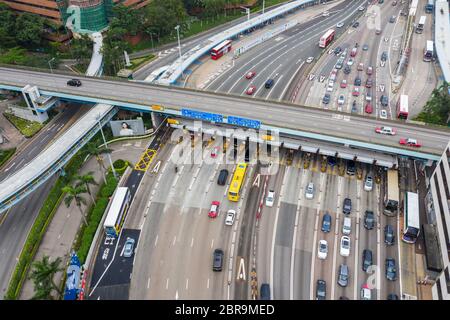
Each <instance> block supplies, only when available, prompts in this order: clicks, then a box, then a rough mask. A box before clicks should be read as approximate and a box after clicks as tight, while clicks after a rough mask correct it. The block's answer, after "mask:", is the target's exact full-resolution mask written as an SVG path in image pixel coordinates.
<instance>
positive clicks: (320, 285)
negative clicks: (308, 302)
mask: <svg viewBox="0 0 450 320" xmlns="http://www.w3.org/2000/svg"><path fill="white" fill-rule="evenodd" d="M326 295H327V283H326V282H325V281H324V280H317V286H316V300H325V297H326Z"/></svg>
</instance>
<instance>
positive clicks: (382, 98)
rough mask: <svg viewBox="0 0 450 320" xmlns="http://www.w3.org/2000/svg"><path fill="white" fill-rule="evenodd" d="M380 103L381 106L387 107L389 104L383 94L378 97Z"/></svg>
mask: <svg viewBox="0 0 450 320" xmlns="http://www.w3.org/2000/svg"><path fill="white" fill-rule="evenodd" d="M380 103H381V105H382V106H384V107H387V106H388V104H389V99H388V97H387V96H385V95H384V94H383V95H381V97H380Z"/></svg>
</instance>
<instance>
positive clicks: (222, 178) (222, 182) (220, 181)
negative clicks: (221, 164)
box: [217, 169, 228, 186]
mask: <svg viewBox="0 0 450 320" xmlns="http://www.w3.org/2000/svg"><path fill="white" fill-rule="evenodd" d="M227 178H228V170H227V169H222V170H220V173H219V178H217V184H218V185H221V186H224V185H225V183H226V182H227Z"/></svg>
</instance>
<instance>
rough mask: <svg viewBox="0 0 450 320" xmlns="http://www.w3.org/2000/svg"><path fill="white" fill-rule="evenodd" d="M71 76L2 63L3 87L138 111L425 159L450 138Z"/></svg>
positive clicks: (418, 128)
mask: <svg viewBox="0 0 450 320" xmlns="http://www.w3.org/2000/svg"><path fill="white" fill-rule="evenodd" d="M70 78H71V76H70V75H63V74H48V73H44V72H37V71H28V70H21V69H9V68H0V88H2V89H9V90H19V89H20V88H22V87H23V86H25V85H26V84H32V85H36V86H37V87H38V88H39V89H40V90H41V92H42V93H43V94H45V95H51V96H56V97H62V98H69V99H73V100H79V101H84V102H94V103H105V104H111V105H115V106H118V107H122V108H126V109H132V110H136V111H143V112H149V111H152V107H151V106H152V105H155V104H156V105H161V106H164V109H163V110H159V111H158V112H160V113H164V114H168V115H176V116H181V109H182V108H188V109H195V110H199V111H203V112H209V113H215V114H221V115H223V116H224V123H226V121H227V120H226V118H225V117H227V116H237V117H244V118H253V119H256V120H260V121H261V126H260V129H262V130H279V132H280V133H281V134H287V135H292V136H298V137H303V138H309V139H315V140H318V141H326V142H332V143H336V144H340V145H344V146H347V147H353V148H362V149H366V150H376V151H380V152H384V153H390V154H397V155H404V156H410V157H416V158H421V159H427V160H437V159H438V158H439V155H440V154H441V153H442V151H443V150H444V149H445V146H446V145H447V143H448V140H449V139H450V131H448V130H447V129H445V128H442V129H441V128H431V127H430V128H428V127H426V126H422V125H413V124H409V123H403V122H399V121H389V120H383V121H382V120H375V119H367V118H364V117H361V116H357V115H351V116H349V115H348V114H344V113H340V112H329V111H327V110H318V109H316V108H308V107H302V106H297V105H292V104H287V103H279V102H273V101H261V100H257V99H249V98H242V97H236V96H230V95H222V94H217V93H215V94H212V93H205V92H201V91H195V90H189V89H180V88H172V87H165V86H150V85H146V84H141V83H134V82H128V81H113V80H106V79H99V78H89V77H80V79H81V81H82V82H83V85H82V86H81V87H68V86H67V85H66V83H67V80H69V79H70ZM380 125H381V126H383V125H385V126H395V128H396V129H397V135H396V136H393V137H392V136H385V135H379V134H376V133H375V131H374V129H375V127H376V126H380ZM402 137H405V138H407V137H410V138H416V139H417V140H418V141H419V142H420V143H421V144H422V147H421V148H420V149H411V148H408V147H403V146H401V145H399V143H398V139H399V138H402Z"/></svg>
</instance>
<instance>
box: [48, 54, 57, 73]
mask: <svg viewBox="0 0 450 320" xmlns="http://www.w3.org/2000/svg"><path fill="white" fill-rule="evenodd" d="M53 60H55V57H53V58H51V59H50V60H48V66H49V67H50V71H51V73H53V69H52V64H51V63H50V62H52V61H53Z"/></svg>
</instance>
